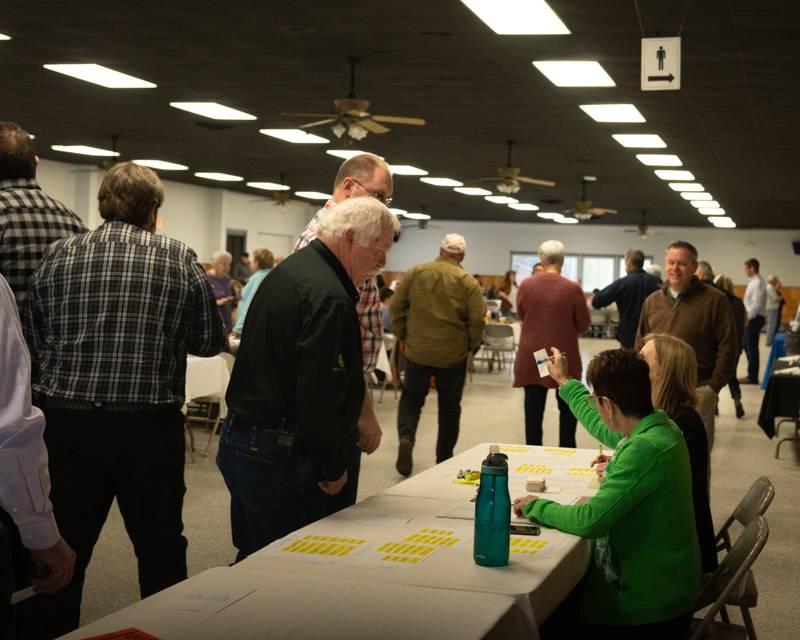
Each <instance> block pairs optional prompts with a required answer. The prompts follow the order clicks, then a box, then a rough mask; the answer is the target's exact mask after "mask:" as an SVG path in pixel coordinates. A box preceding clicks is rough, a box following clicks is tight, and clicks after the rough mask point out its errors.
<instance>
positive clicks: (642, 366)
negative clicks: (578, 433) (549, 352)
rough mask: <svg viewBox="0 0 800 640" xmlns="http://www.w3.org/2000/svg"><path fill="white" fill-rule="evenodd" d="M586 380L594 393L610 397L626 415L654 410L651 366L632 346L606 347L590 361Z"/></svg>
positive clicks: (643, 414)
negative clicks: (622, 347)
mask: <svg viewBox="0 0 800 640" xmlns="http://www.w3.org/2000/svg"><path fill="white" fill-rule="evenodd" d="M586 381H587V382H588V383H589V384H590V385H591V386H592V389H593V390H594V393H595V395H596V396H605V397H606V398H611V399H612V400H613V401H614V404H616V405H617V406H618V407H619V410H620V411H621V412H622V413H623V414H624V415H626V416H629V417H636V418H643V417H644V416H647V415H650V414H651V413H653V401H652V396H651V389H650V368H649V367H648V366H647V363H646V362H645V361H644V360H643V359H642V358H641V357H640V356H639V354H638V353H636V351H634V350H633V349H608V350H607V351H601V352H600V353H598V354H597V355H596V356H595V357H594V358H592V361H591V362H590V363H589V368H588V369H587V371H586Z"/></svg>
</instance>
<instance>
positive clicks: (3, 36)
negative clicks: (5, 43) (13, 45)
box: [0, 33, 11, 40]
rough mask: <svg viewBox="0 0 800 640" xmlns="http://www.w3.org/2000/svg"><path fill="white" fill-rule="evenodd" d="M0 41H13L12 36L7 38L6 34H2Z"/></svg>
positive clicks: (0, 34)
mask: <svg viewBox="0 0 800 640" xmlns="http://www.w3.org/2000/svg"><path fill="white" fill-rule="evenodd" d="M0 40H11V36H7V35H6V34H5V33H0Z"/></svg>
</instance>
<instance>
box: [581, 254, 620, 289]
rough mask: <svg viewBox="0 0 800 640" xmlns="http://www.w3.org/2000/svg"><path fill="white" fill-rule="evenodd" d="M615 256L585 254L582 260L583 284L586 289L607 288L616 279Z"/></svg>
mask: <svg viewBox="0 0 800 640" xmlns="http://www.w3.org/2000/svg"><path fill="white" fill-rule="evenodd" d="M615 262H616V258H614V257H613V256H584V258H583V260H582V261H581V285H582V286H583V290H584V291H594V290H595V289H605V288H606V287H607V286H608V285H610V284H611V283H612V282H614V280H615V279H616V278H615V277H614V263H615Z"/></svg>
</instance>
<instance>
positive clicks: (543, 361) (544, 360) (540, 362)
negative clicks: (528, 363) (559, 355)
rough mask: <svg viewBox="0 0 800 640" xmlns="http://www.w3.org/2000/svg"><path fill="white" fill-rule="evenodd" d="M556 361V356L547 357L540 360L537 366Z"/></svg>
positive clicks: (537, 361)
mask: <svg viewBox="0 0 800 640" xmlns="http://www.w3.org/2000/svg"><path fill="white" fill-rule="evenodd" d="M555 359H556V357H555V356H547V357H546V358H539V359H537V360H536V364H544V363H545V362H547V361H548V360H555Z"/></svg>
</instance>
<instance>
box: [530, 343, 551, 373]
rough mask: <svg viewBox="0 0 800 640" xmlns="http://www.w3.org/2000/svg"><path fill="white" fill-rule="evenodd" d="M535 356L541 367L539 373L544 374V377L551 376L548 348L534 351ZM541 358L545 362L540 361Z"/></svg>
mask: <svg viewBox="0 0 800 640" xmlns="http://www.w3.org/2000/svg"><path fill="white" fill-rule="evenodd" d="M533 357H534V359H535V360H536V366H537V367H539V375H540V376H542V378H544V377H545V376H549V375H550V372H549V371H548V370H547V358H549V357H550V356H548V355H547V349H539V350H538V351H534V352H533ZM540 360H544V362H542V363H540V362H539V361H540Z"/></svg>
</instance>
